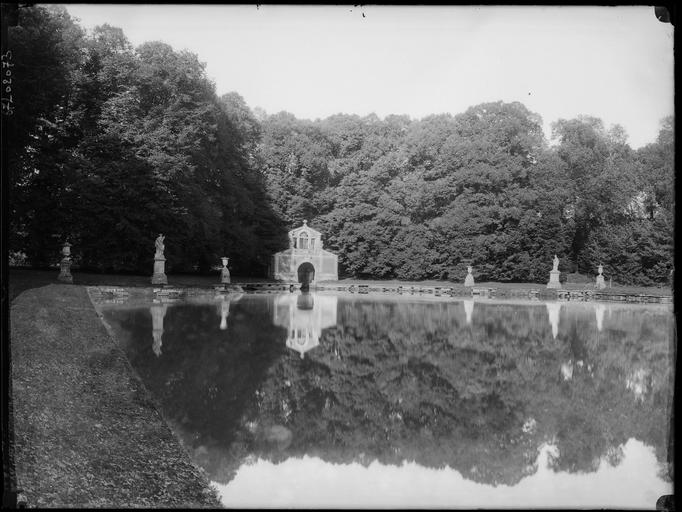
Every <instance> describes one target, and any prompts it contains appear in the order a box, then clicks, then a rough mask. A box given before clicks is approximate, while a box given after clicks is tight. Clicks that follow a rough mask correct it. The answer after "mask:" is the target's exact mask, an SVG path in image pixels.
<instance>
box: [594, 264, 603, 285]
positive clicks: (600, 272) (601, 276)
mask: <svg viewBox="0 0 682 512" xmlns="http://www.w3.org/2000/svg"><path fill="white" fill-rule="evenodd" d="M597 271H598V272H599V275H598V276H597V282H596V283H595V285H594V287H595V288H596V289H597V290H603V289H604V288H606V283H605V282H604V276H603V275H602V272H604V267H602V266H601V265H599V267H598V268H597Z"/></svg>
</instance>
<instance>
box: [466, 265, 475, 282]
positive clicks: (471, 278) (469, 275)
mask: <svg viewBox="0 0 682 512" xmlns="http://www.w3.org/2000/svg"><path fill="white" fill-rule="evenodd" d="M472 271H473V269H472V268H471V265H469V266H468V267H467V276H466V277H465V278H464V286H473V285H474V275H473V274H472Z"/></svg>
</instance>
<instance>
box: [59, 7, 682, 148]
mask: <svg viewBox="0 0 682 512" xmlns="http://www.w3.org/2000/svg"><path fill="white" fill-rule="evenodd" d="M66 7H67V9H68V11H69V12H70V13H71V14H72V15H73V16H75V17H76V18H79V19H80V21H81V25H82V26H83V27H84V28H87V29H92V28H94V27H95V26H97V25H101V24H104V23H109V24H110V25H113V26H117V27H120V28H122V29H123V31H124V33H125V34H126V36H127V37H128V39H129V40H130V41H131V43H132V44H133V45H135V46H137V45H139V44H141V43H143V42H146V41H154V40H160V41H164V42H166V43H168V44H170V45H171V46H173V48H175V49H176V50H182V49H187V50H190V51H192V52H194V53H196V54H197V55H198V56H199V59H200V60H201V61H202V62H205V63H206V64H207V65H206V72H207V75H208V76H209V78H210V79H211V80H213V81H214V82H215V84H216V91H217V93H218V94H223V93H226V92H231V91H236V92H238V93H239V94H240V95H242V96H243V97H244V99H245V101H246V102H247V104H248V105H249V106H250V107H251V108H252V109H253V108H255V107H261V108H263V109H265V110H266V111H267V112H268V113H270V114H273V113H276V112H279V111H282V110H285V111H288V112H291V113H292V114H294V115H295V116H296V117H298V118H307V119H316V118H324V117H327V116H329V115H332V114H336V113H346V114H359V115H367V114H369V113H372V112H374V113H376V114H377V115H378V116H380V117H384V116H386V115H388V114H408V115H409V116H411V117H412V118H417V119H419V118H422V117H424V116H426V115H429V114H439V113H445V112H449V113H451V114H458V113H461V112H464V111H465V110H466V109H467V108H468V107H470V106H473V105H477V104H479V103H482V102H487V101H498V100H502V101H506V102H511V101H520V102H522V103H523V104H524V105H526V107H528V108H529V109H530V110H531V111H533V112H536V113H538V114H540V115H541V116H542V119H543V121H544V123H545V132H546V135H548V136H549V125H550V124H551V123H552V122H554V121H556V120H557V119H560V118H566V119H568V118H573V117H576V116H578V115H581V114H584V115H592V116H595V117H599V118H601V119H602V120H603V121H604V123H605V125H606V126H607V127H609V126H610V125H612V124H616V123H617V124H621V125H622V126H623V127H624V128H625V130H626V131H627V133H628V135H629V138H628V142H629V143H630V145H631V146H632V147H633V148H638V147H640V146H642V145H645V144H647V143H649V142H653V141H654V140H655V139H656V136H657V135H658V130H659V126H660V125H659V123H660V120H661V119H662V118H663V117H665V116H667V115H671V114H673V113H674V78H673V76H674V75H673V73H674V68H673V66H674V57H673V27H672V25H670V24H669V23H668V24H666V23H661V22H660V21H658V20H657V19H656V16H655V15H654V9H653V7H646V6H620V7H531V6H526V7H495V6H483V7H481V6H479V7H467V6H444V7H440V6H419V7H418V6H400V7H396V6H364V7H353V6H270V5H265V6H260V7H259V8H257V7H256V6H255V5H250V6H239V5H178V4H173V5H159V4H149V5H140V4H134V5H125V4H118V5H113V4H112V5H107V4H66ZM363 14H364V16H363Z"/></svg>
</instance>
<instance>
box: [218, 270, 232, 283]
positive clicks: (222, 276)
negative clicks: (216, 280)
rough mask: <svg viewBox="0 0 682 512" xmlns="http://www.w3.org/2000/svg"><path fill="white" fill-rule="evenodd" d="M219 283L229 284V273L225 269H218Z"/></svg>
mask: <svg viewBox="0 0 682 512" xmlns="http://www.w3.org/2000/svg"><path fill="white" fill-rule="evenodd" d="M220 282H221V284H230V271H229V270H228V269H227V267H223V268H221V269H220Z"/></svg>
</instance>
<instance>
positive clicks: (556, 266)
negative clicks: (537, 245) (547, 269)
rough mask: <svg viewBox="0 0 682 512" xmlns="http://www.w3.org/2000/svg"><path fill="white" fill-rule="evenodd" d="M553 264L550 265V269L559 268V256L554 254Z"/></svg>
mask: <svg viewBox="0 0 682 512" xmlns="http://www.w3.org/2000/svg"><path fill="white" fill-rule="evenodd" d="M553 263H554V266H553V267H552V270H554V271H557V270H559V258H557V257H556V254H555V255H554V262H553Z"/></svg>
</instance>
